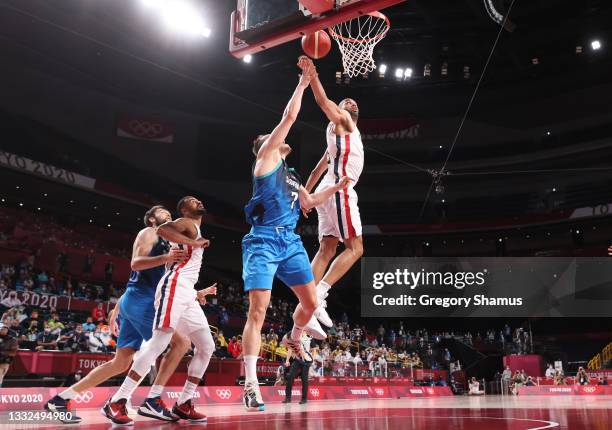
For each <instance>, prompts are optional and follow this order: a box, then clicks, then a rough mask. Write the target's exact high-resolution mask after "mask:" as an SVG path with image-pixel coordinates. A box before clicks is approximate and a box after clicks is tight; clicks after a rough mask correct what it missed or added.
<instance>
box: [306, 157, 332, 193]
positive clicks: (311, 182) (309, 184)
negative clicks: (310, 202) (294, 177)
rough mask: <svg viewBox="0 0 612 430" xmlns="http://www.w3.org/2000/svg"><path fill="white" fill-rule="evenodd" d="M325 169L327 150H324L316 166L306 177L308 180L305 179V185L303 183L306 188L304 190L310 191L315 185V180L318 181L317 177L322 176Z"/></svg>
mask: <svg viewBox="0 0 612 430" xmlns="http://www.w3.org/2000/svg"><path fill="white" fill-rule="evenodd" d="M326 170H327V151H325V153H324V154H323V157H321V159H320V160H319V162H318V163H317V165H316V167H315V168H314V169H313V171H312V172H311V173H310V176H309V177H308V180H307V181H306V185H304V188H306V191H308V192H309V193H310V192H311V191H312V189H313V188H314V187H315V185H317V182H319V179H321V176H323V174H324V173H325V171H326Z"/></svg>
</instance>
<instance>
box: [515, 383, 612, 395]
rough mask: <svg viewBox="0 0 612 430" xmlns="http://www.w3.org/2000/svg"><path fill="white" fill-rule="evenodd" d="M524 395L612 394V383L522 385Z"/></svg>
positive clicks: (521, 393) (519, 391)
mask: <svg viewBox="0 0 612 430" xmlns="http://www.w3.org/2000/svg"><path fill="white" fill-rule="evenodd" d="M518 393H519V395H522V396H596V395H612V386H610V385H554V386H549V385H546V386H542V385H540V386H538V387H520V388H519V389H518Z"/></svg>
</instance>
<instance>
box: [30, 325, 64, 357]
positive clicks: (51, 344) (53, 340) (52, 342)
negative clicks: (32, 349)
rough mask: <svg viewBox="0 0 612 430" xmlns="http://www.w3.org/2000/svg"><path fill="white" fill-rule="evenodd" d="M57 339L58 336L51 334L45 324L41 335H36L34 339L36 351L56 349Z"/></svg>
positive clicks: (49, 328)
mask: <svg viewBox="0 0 612 430" xmlns="http://www.w3.org/2000/svg"><path fill="white" fill-rule="evenodd" d="M58 339H59V335H56V334H53V333H52V332H51V327H50V326H49V324H48V323H45V328H44V330H43V331H42V332H41V333H38V337H37V338H36V343H37V346H36V351H42V350H55V349H57V341H58Z"/></svg>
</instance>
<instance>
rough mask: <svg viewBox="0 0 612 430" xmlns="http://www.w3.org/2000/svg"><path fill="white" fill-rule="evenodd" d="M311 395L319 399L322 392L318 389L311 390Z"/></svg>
mask: <svg viewBox="0 0 612 430" xmlns="http://www.w3.org/2000/svg"><path fill="white" fill-rule="evenodd" d="M310 394H312V397H319V396H320V395H321V392H320V391H319V389H318V388H311V389H310Z"/></svg>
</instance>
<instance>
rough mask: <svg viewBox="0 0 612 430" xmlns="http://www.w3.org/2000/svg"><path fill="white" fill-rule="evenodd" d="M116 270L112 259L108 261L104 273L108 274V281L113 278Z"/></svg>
mask: <svg viewBox="0 0 612 430" xmlns="http://www.w3.org/2000/svg"><path fill="white" fill-rule="evenodd" d="M114 271H115V264H114V263H113V262H112V261H111V260H108V263H106V266H105V267H104V275H105V276H106V280H107V281H108V282H110V281H112V280H113V272H114Z"/></svg>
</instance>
